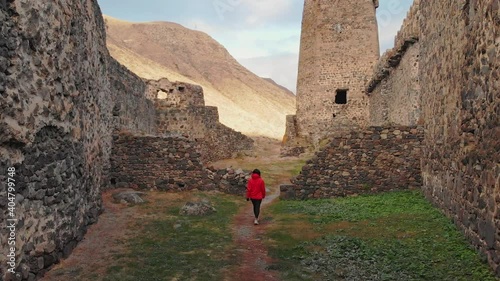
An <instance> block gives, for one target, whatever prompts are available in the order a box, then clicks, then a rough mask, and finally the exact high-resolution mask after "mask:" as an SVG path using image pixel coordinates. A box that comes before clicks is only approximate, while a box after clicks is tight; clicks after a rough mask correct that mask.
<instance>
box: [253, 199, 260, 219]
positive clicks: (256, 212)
mask: <svg viewBox="0 0 500 281" xmlns="http://www.w3.org/2000/svg"><path fill="white" fill-rule="evenodd" d="M251 200H252V204H253V214H254V215H255V218H256V219H258V218H259V214H260V203H262V199H251Z"/></svg>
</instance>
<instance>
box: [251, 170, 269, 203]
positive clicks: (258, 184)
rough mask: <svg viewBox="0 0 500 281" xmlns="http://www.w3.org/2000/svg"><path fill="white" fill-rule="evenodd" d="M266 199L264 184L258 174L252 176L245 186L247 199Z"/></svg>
mask: <svg viewBox="0 0 500 281" xmlns="http://www.w3.org/2000/svg"><path fill="white" fill-rule="evenodd" d="M265 197H266V184H265V183H264V180H263V179H262V178H261V177H260V176H259V174H252V177H251V178H250V179H249V180H248V184H247V198H250V199H264V198H265Z"/></svg>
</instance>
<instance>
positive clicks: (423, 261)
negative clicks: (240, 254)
mask: <svg viewBox="0 0 500 281" xmlns="http://www.w3.org/2000/svg"><path fill="white" fill-rule="evenodd" d="M270 211H271V212H272V213H273V216H274V220H275V226H274V227H273V228H272V229H271V231H270V232H269V234H268V235H269V237H268V238H269V240H268V243H269V245H270V254H271V255H272V256H273V257H275V258H277V259H278V260H279V261H278V263H277V264H276V265H275V267H276V268H278V269H279V270H280V271H281V272H282V277H283V279H284V280H291V281H293V280H468V281H469V280H478V281H485V280H497V279H495V277H494V276H493V274H492V272H491V270H490V268H489V267H488V266H487V265H486V264H485V263H484V261H482V259H481V258H480V256H479V255H478V254H477V253H476V251H475V250H473V249H471V248H470V246H469V244H468V242H467V241H466V240H465V238H464V237H463V235H462V234H461V233H460V231H458V230H457V229H456V227H455V226H454V225H453V223H452V222H451V221H450V220H449V219H447V218H446V217H445V216H443V215H442V214H441V213H440V211H439V210H437V209H436V208H434V207H432V205H431V204H430V203H429V202H428V201H427V200H426V199H425V198H424V197H423V195H422V194H421V192H419V191H405V192H390V193H384V194H379V195H370V196H359V197H348V198H340V199H328V200H317V201H280V202H277V203H276V204H274V205H272V206H271V207H270ZM292 222H293V223H292ZM297 233H299V234H297Z"/></svg>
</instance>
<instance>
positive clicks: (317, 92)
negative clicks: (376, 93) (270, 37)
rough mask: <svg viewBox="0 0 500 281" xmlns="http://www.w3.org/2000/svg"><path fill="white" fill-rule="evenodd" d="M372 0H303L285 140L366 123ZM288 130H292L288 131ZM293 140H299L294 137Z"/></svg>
mask: <svg viewBox="0 0 500 281" xmlns="http://www.w3.org/2000/svg"><path fill="white" fill-rule="evenodd" d="M377 5H378V3H377V1H372V0H362V1H348V0H339V1H333V2H332V1H327V0H319V1H317V0H306V1H305V4H304V14H303V20H302V36H301V46H300V56H299V72H298V81H297V116H296V121H297V122H295V123H287V124H288V125H295V126H296V127H295V128H291V129H287V134H288V135H287V137H286V140H287V141H289V142H290V143H285V145H289V146H293V145H294V143H296V142H297V141H296V140H295V139H296V138H298V139H304V140H305V141H306V142H307V143H309V145H317V144H318V143H319V142H320V141H321V140H322V139H323V138H325V137H327V136H328V135H330V134H332V133H335V132H337V131H340V130H345V131H349V130H351V129H353V128H355V127H364V126H367V125H368V98H367V97H366V96H365V95H364V93H363V91H364V86H365V83H366V81H367V80H368V77H369V75H370V73H371V72H372V69H373V66H374V64H375V63H376V62H377V60H378V58H379V48H378V31H377V20H376V15H375V9H376V7H377ZM291 132H295V133H296V134H295V135H292V134H291ZM298 142H303V141H302V140H299V141H298Z"/></svg>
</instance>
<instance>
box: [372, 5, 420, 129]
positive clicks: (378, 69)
mask: <svg viewBox="0 0 500 281" xmlns="http://www.w3.org/2000/svg"><path fill="white" fill-rule="evenodd" d="M419 7H420V1H418V0H417V1H415V2H414V3H413V5H412V7H411V8H410V11H409V12H408V14H407V17H406V18H405V20H404V21H403V25H402V27H401V30H400V31H399V32H398V34H397V36H396V37H395V40H394V48H392V49H390V50H388V51H387V52H385V53H384V54H383V55H382V57H381V58H380V60H379V62H378V63H377V64H376V65H375V68H374V73H373V75H372V78H371V80H370V81H369V82H368V84H367V87H366V90H365V92H366V94H367V95H368V96H369V97H370V109H369V112H370V125H371V126H390V125H403V126H415V125H422V123H421V122H422V121H421V118H420V117H421V104H420V100H421V94H420V83H419V77H418V75H419V71H418V70H419V58H420V43H419V42H418V40H419V38H420V9H419Z"/></svg>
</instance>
